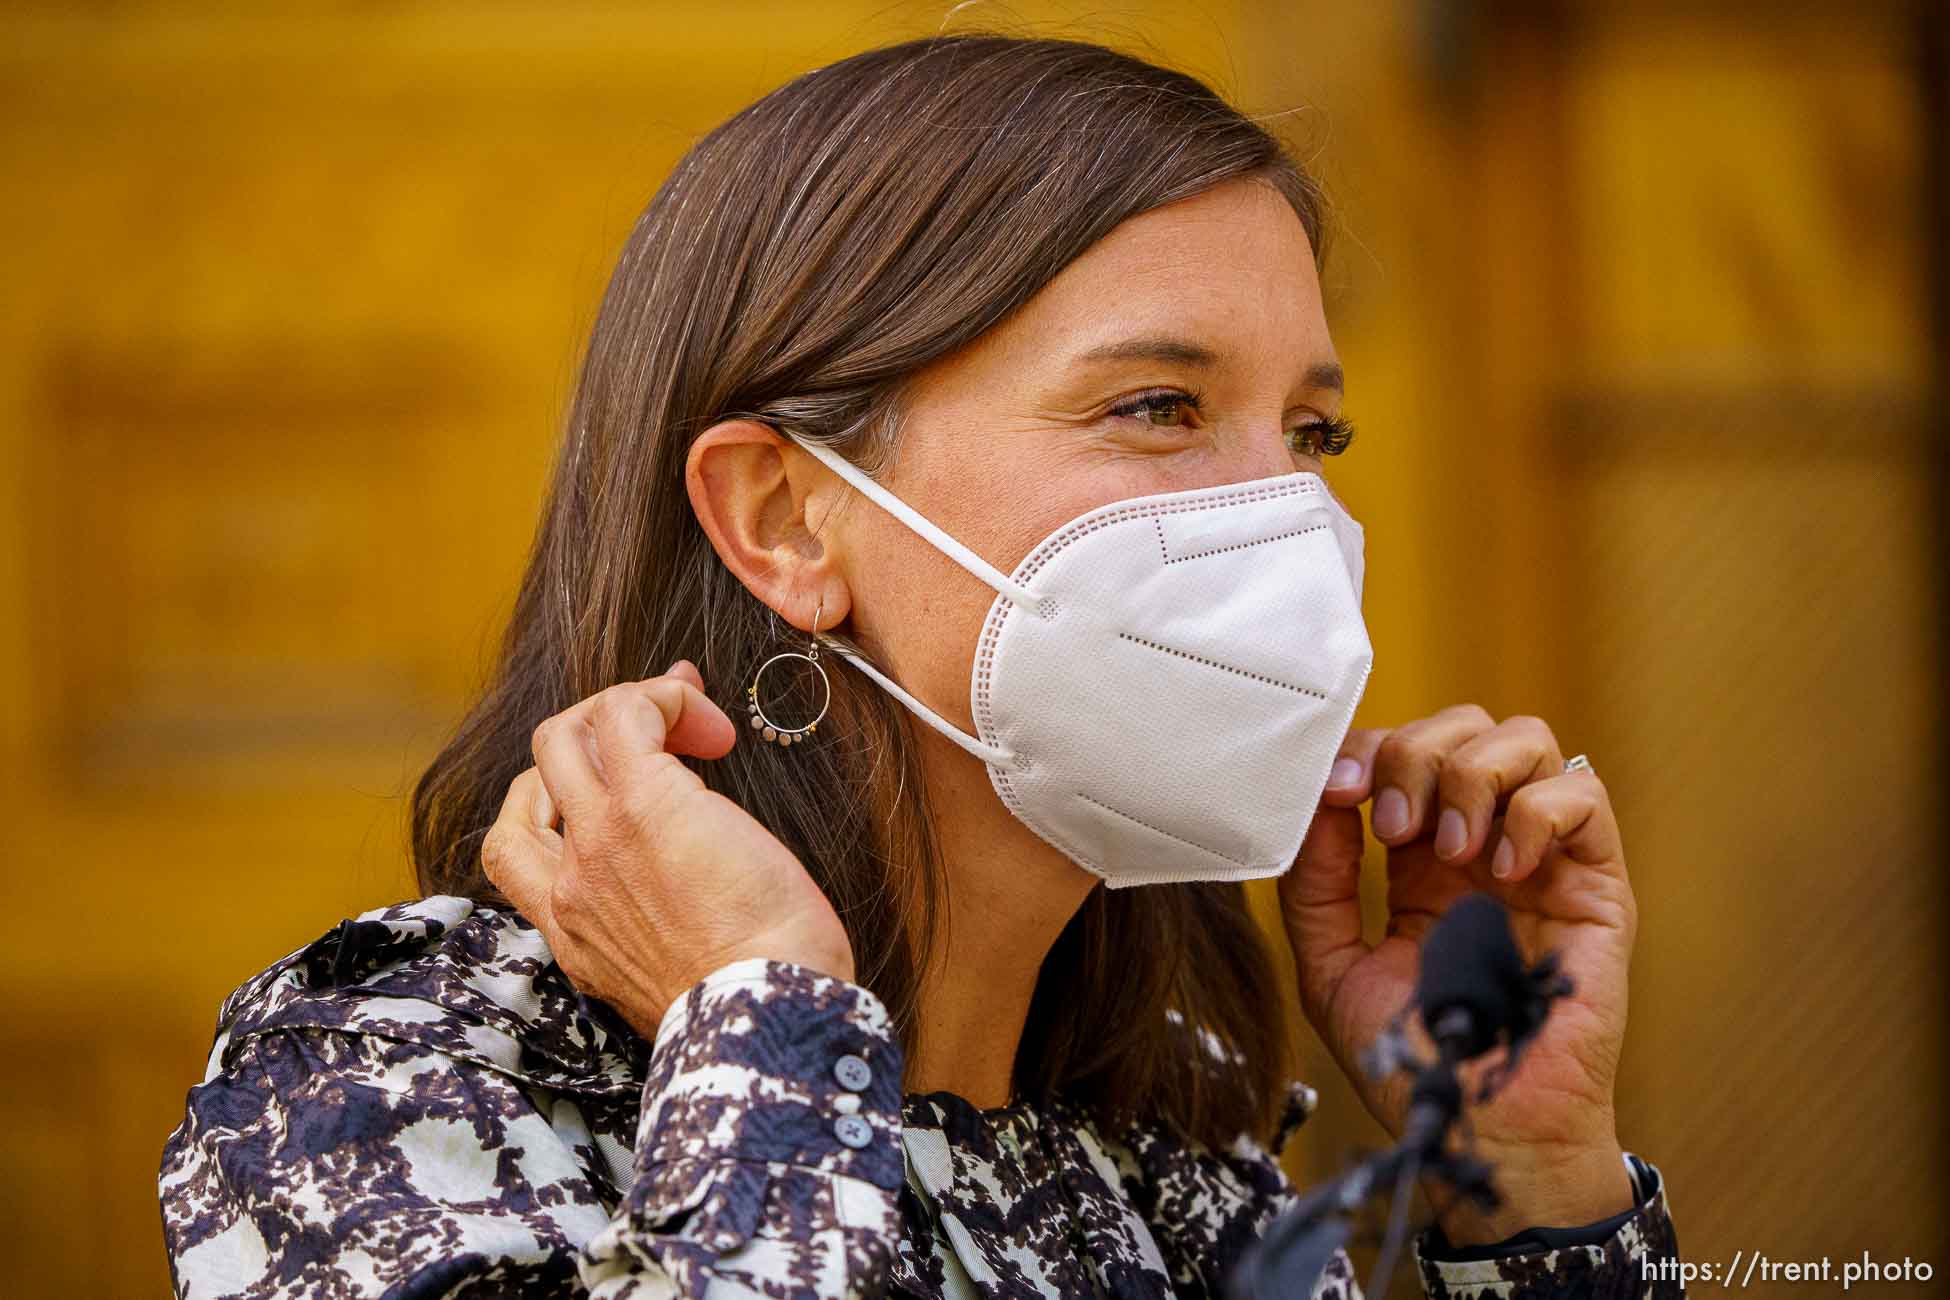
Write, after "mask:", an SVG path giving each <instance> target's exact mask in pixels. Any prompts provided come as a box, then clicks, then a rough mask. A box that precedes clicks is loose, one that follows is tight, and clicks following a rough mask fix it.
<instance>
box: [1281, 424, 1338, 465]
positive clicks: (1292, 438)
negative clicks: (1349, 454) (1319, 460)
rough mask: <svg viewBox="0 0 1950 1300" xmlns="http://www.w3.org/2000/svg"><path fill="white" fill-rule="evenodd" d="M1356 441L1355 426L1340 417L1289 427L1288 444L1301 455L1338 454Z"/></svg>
mask: <svg viewBox="0 0 1950 1300" xmlns="http://www.w3.org/2000/svg"><path fill="white" fill-rule="evenodd" d="M1353 441H1354V426H1353V425H1351V424H1349V423H1348V422H1347V421H1346V420H1342V419H1339V418H1336V419H1332V420H1317V421H1314V422H1313V423H1311V424H1303V425H1300V426H1299V427H1298V428H1294V429H1288V430H1287V432H1286V445H1287V446H1288V447H1289V448H1291V449H1292V450H1293V452H1294V454H1295V455H1299V456H1338V455H1340V454H1341V453H1342V452H1344V451H1346V450H1347V444H1348V443H1350V442H1353Z"/></svg>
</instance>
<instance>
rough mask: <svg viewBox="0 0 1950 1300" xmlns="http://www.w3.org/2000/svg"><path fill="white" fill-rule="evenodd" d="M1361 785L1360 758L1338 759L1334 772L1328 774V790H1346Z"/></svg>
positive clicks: (1335, 761)
mask: <svg viewBox="0 0 1950 1300" xmlns="http://www.w3.org/2000/svg"><path fill="white" fill-rule="evenodd" d="M1360 784H1361V760H1360V759H1358V758H1337V759H1335V760H1334V770H1333V771H1331V772H1329V773H1328V774H1327V788H1328V789H1330V790H1344V789H1347V788H1348V787H1350V786H1357V785H1360Z"/></svg>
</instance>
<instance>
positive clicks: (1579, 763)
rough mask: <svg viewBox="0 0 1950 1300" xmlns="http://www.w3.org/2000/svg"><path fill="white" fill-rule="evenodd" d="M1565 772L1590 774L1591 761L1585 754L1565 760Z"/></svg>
mask: <svg viewBox="0 0 1950 1300" xmlns="http://www.w3.org/2000/svg"><path fill="white" fill-rule="evenodd" d="M1564 770H1565V771H1566V772H1589V771H1591V770H1592V768H1591V760H1590V759H1588V758H1586V757H1585V756H1584V755H1583V754H1579V755H1577V756H1575V757H1573V758H1567V759H1565V760H1564Z"/></svg>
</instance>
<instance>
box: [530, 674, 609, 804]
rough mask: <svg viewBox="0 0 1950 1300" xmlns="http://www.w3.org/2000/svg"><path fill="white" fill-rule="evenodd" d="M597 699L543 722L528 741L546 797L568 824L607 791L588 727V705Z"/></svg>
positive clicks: (592, 697) (584, 702) (582, 703)
mask: <svg viewBox="0 0 1950 1300" xmlns="http://www.w3.org/2000/svg"><path fill="white" fill-rule="evenodd" d="M596 698H597V697H596V696H593V695H592V696H590V697H589V699H587V700H584V701H582V702H581V703H580V704H577V705H576V706H575V707H574V708H570V709H565V710H563V711H562V712H561V713H557V714H555V715H554V716H552V717H548V718H544V719H542V722H541V725H540V726H538V727H536V728H535V732H534V735H533V736H531V737H530V740H529V746H530V748H531V749H532V750H533V751H534V755H535V767H536V769H537V771H538V772H539V773H540V774H541V780H542V782H543V784H544V785H546V786H547V787H548V794H549V798H550V799H552V800H553V801H554V803H555V807H556V808H558V809H560V810H561V813H562V815H563V816H564V818H566V819H568V820H570V821H574V820H576V819H578V818H580V817H582V816H583V815H585V814H586V813H588V812H589V811H590V810H591V809H593V808H594V807H595V805H596V804H597V803H598V802H599V801H600V800H601V799H602V797H603V793H604V790H605V788H606V787H605V783H604V781H603V775H602V773H601V771H600V770H598V767H597V759H596V746H595V742H594V738H593V737H592V735H591V733H590V727H589V706H590V703H591V701H593V700H595V699H596Z"/></svg>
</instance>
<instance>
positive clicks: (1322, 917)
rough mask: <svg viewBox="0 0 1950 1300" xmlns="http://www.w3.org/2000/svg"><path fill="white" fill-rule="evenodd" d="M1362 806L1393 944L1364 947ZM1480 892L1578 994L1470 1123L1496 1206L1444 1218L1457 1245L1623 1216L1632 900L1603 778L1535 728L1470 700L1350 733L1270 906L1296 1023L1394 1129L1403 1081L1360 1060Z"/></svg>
mask: <svg viewBox="0 0 1950 1300" xmlns="http://www.w3.org/2000/svg"><path fill="white" fill-rule="evenodd" d="M1357 766H1358V769H1359V770H1358V771H1356V770H1355V769H1356V767H1357ZM1370 797H1372V798H1373V800H1374V807H1373V810H1372V813H1371V816H1372V820H1373V823H1374V832H1375V836H1376V838H1378V839H1380V840H1381V841H1382V842H1383V843H1385V844H1387V845H1388V846H1389V847H1388V928H1387V934H1386V936H1385V937H1384V938H1383V939H1382V940H1381V941H1380V942H1379V943H1376V944H1372V945H1371V944H1369V943H1368V942H1367V941H1366V939H1365V938H1364V937H1363V934H1362V926H1361V901H1360V878H1361V858H1362V850H1363V835H1362V828H1361V813H1360V805H1361V804H1363V803H1365V802H1367V801H1368V800H1369V798H1370ZM1473 889H1475V890H1482V891H1484V892H1486V893H1488V894H1491V895H1493V896H1494V897H1496V898H1498V899H1500V900H1501V901H1502V902H1503V903H1504V904H1505V905H1506V906H1507V907H1508V908H1509V911H1510V920H1511V925H1512V928H1513V929H1514V930H1515V932H1516V935H1517V941H1518V943H1519V944H1520V945H1521V946H1522V947H1523V949H1524V953H1525V957H1526V959H1527V960H1531V961H1534V960H1536V959H1537V958H1538V957H1539V956H1541V955H1542V954H1543V953H1544V952H1545V951H1548V950H1553V949H1554V950H1556V951H1557V952H1558V953H1559V954H1560V955H1561V958H1562V963H1563V966H1562V968H1563V970H1564V972H1565V973H1566V974H1567V975H1569V976H1570V977H1571V979H1572V980H1573V981H1574V982H1575V984H1576V991H1575V992H1573V993H1572V994H1571V995H1570V996H1568V997H1565V998H1562V999H1560V1000H1559V1001H1557V1002H1556V1003H1554V1004H1553V1005H1552V1007H1551V1012H1550V1018H1549V1020H1548V1021H1547V1022H1546V1023H1545V1026H1544V1029H1543V1031H1542V1032H1541V1033H1540V1034H1539V1035H1538V1037H1537V1039H1536V1041H1535V1042H1533V1043H1532V1044H1531V1045H1530V1047H1529V1048H1528V1049H1527V1050H1526V1051H1525V1053H1524V1056H1523V1058H1522V1060H1521V1062H1520V1063H1519V1065H1518V1068H1517V1069H1516V1071H1515V1072H1514V1073H1513V1074H1512V1075H1511V1077H1510V1078H1509V1080H1508V1081H1507V1083H1506V1084H1505V1086H1504V1087H1503V1089H1502V1090H1501V1091H1500V1092H1499V1093H1498V1094H1497V1095H1496V1097H1495V1098H1494V1099H1493V1100H1492V1101H1491V1102H1490V1103H1488V1104H1487V1105H1484V1106H1478V1107H1473V1108H1472V1109H1471V1111H1470V1121H1471V1125H1472V1127H1473V1129H1474V1131H1475V1136H1476V1141H1477V1149H1478V1152H1479V1154H1481V1155H1482V1156H1483V1157H1484V1158H1486V1159H1488V1160H1489V1161H1490V1162H1492V1164H1493V1165H1494V1166H1495V1171H1496V1182H1497V1187H1498V1190H1499V1191H1500V1192H1502V1194H1503V1197H1504V1203H1503V1205H1502V1207H1501V1208H1500V1209H1498V1210H1497V1211H1495V1212H1493V1213H1490V1214H1482V1213H1479V1212H1477V1211H1475V1210H1474V1209H1473V1208H1467V1207H1458V1208H1456V1209H1454V1210H1452V1211H1450V1212H1449V1213H1448V1214H1447V1215H1445V1217H1444V1218H1443V1220H1442V1224H1443V1228H1444V1231H1445V1232H1446V1233H1447V1234H1448V1236H1449V1238H1450V1240H1451V1241H1452V1242H1454V1243H1455V1244H1457V1245H1465V1244H1472V1243H1486V1242H1491V1241H1497V1240H1501V1239H1502V1238H1504V1237H1507V1236H1509V1235H1511V1234H1513V1233H1516V1232H1519V1231H1521V1230H1522V1229H1524V1228H1526V1227H1532V1226H1543V1225H1550V1226H1565V1227H1569V1226H1578V1225H1582V1224H1585V1223H1591V1222H1594V1221H1596V1220H1598V1219H1602V1218H1606V1217H1608V1216H1610V1215H1613V1214H1616V1213H1618V1212H1620V1211H1621V1210H1624V1209H1627V1208H1629V1207H1630V1206H1631V1205H1632V1203H1633V1199H1632V1192H1631V1184H1630V1181H1629V1179H1628V1178H1627V1176H1626V1172H1625V1165H1624V1156H1623V1152H1622V1151H1621V1150H1620V1147H1619V1143H1618V1135H1617V1125H1616V1122H1615V1119H1614V1112H1613V1102H1612V1089H1613V1084H1614V1081H1615V1079H1616V1075H1617V1069H1618V1057H1619V1049H1620V1047H1621V1045H1622V1043H1623V1040H1624V1034H1625V997H1626V979H1625V976H1626V966H1627V963H1628V961H1629V959H1630V956H1631V951H1632V939H1633V934H1634V932H1635V930H1636V929H1637V924H1638V910H1637V905H1636V903H1635V902H1634V900H1633V898H1632V886H1631V882H1630V881H1629V880H1628V879H1627V878H1626V874H1625V855H1624V849H1623V846H1622V845H1621V844H1620V842H1619V834H1618V822H1617V819H1616V818H1615V817H1614V816H1613V815H1612V808H1611V800H1610V798H1609V797H1608V796H1607V794H1606V792H1605V787H1604V783H1603V782H1601V781H1600V780H1599V779H1598V777H1597V776H1596V774H1595V773H1592V772H1572V773H1567V772H1565V771H1564V756H1563V754H1562V753H1561V752H1560V751H1559V749H1558V744H1557V738H1556V737H1555V736H1554V735H1552V734H1551V729H1550V728H1549V726H1547V725H1546V724H1545V723H1544V722H1543V721H1542V720H1541V719H1538V718H1533V717H1512V718H1506V719H1504V720H1503V721H1502V722H1500V723H1499V722H1497V721H1496V720H1495V719H1493V718H1492V717H1491V716H1490V715H1489V714H1488V713H1487V712H1485V711H1484V710H1483V709H1481V708H1480V707H1478V706H1476V705H1473V704H1467V705H1457V706H1455V707H1453V708H1448V709H1444V710H1442V711H1441V712H1440V713H1437V714H1434V715H1433V716H1431V717H1427V718H1423V719H1420V720H1418V721H1415V722H1411V723H1409V724H1407V725H1405V726H1400V727H1392V728H1381V729H1356V730H1354V731H1351V732H1349V733H1348V737H1347V739H1346V741H1345V742H1344V743H1343V744H1342V746H1341V757H1340V759H1339V760H1338V761H1337V762H1336V764H1335V775H1334V776H1333V777H1330V778H1329V785H1328V789H1327V791H1326V794H1325V795H1324V796H1323V798H1322V800H1321V805H1320V809H1319V811H1318V812H1317V813H1316V814H1315V816H1314V821H1313V825H1312V827H1311V829H1310V830H1309V831H1308V833H1307V840H1306V843H1305V844H1304V845H1303V846H1302V848H1301V850H1300V857H1299V860H1298V862H1296V864H1295V865H1294V868H1293V870H1291V871H1289V872H1287V873H1286V875H1285V876H1283V877H1281V879H1280V898H1281V903H1282V907H1283V914H1284V919H1285V922H1286V929H1287V936H1288V939H1289V940H1290V941H1291V943H1292V944H1293V950H1294V955H1295V958H1296V961H1297V964H1298V968H1299V974H1300V997H1301V1004H1302V1006H1303V1007H1304V1008H1305V1010H1306V1013H1307V1017H1308V1019H1309V1020H1311V1021H1312V1022H1313V1024H1314V1027H1315V1029H1317V1030H1318V1031H1319V1033H1320V1035H1321V1037H1322V1038H1323V1039H1324V1040H1325V1041H1326V1042H1327V1044H1328V1046H1329V1048H1330V1049H1331V1050H1332V1051H1333V1052H1334V1054H1335V1056H1336V1058H1337V1059H1338V1060H1339V1062H1340V1064H1341V1068H1342V1069H1343V1070H1345V1071H1346V1072H1347V1074H1348V1077H1349V1078H1350V1079H1352V1080H1353V1081H1354V1084H1355V1086H1356V1087H1357V1088H1358V1089H1359V1090H1360V1092H1361V1096H1362V1100H1363V1101H1364V1102H1365V1103H1366V1104H1367V1107H1368V1109H1369V1110H1370V1111H1371V1112H1372V1113H1373V1114H1374V1115H1375V1117H1376V1118H1377V1119H1379V1120H1380V1121H1381V1122H1382V1123H1383V1124H1384V1125H1385V1126H1386V1127H1387V1128H1388V1129H1389V1131H1390V1132H1391V1133H1397V1134H1399V1132H1400V1131H1401V1123H1402V1118H1403V1114H1404V1112H1405V1109H1406V1105H1407V1094H1408V1084H1407V1080H1406V1078H1405V1076H1402V1075H1399V1074H1398V1075H1396V1076H1394V1077H1392V1078H1390V1079H1387V1080H1383V1081H1380V1082H1377V1081H1375V1080H1372V1079H1369V1078H1368V1077H1367V1075H1366V1074H1365V1072H1364V1071H1363V1070H1362V1069H1361V1067H1360V1064H1359V1061H1360V1055H1361V1052H1362V1051H1363V1049H1365V1048H1366V1047H1367V1046H1368V1045H1369V1044H1370V1043H1372V1042H1373V1041H1374V1039H1375V1037H1376V1035H1377V1034H1379V1033H1380V1032H1381V1031H1382V1029H1383V1028H1384V1026H1386V1024H1387V1023H1388V1021H1389V1019H1390V1018H1391V1017H1393V1016H1394V1015H1395V1014H1396V1013H1397V1012H1399V1011H1401V1010H1402V1008H1403V1007H1404V1006H1405V1005H1406V1004H1407V1003H1408V1001H1409V999H1410V998H1411V996H1412V995H1413V993H1414V990H1415V980H1416V974H1417V971H1418V969H1419V961H1418V955H1419V951H1420V947H1421V941H1422V936H1423V935H1424V934H1426V933H1427V932H1428V930H1429V928H1430V927H1431V926H1432V925H1433V924H1434V923H1435V922H1436V920H1437V919H1438V918H1440V917H1441V915H1442V914H1443V912H1445V911H1446V910H1447V909H1448V907H1449V905H1450V904H1451V903H1453V902H1455V901H1456V899H1458V898H1460V897H1461V896H1462V895H1463V894H1465V893H1467V892H1469V891H1470V890H1473ZM1423 1041H1424V1043H1425V1044H1426V1040H1423Z"/></svg>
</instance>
